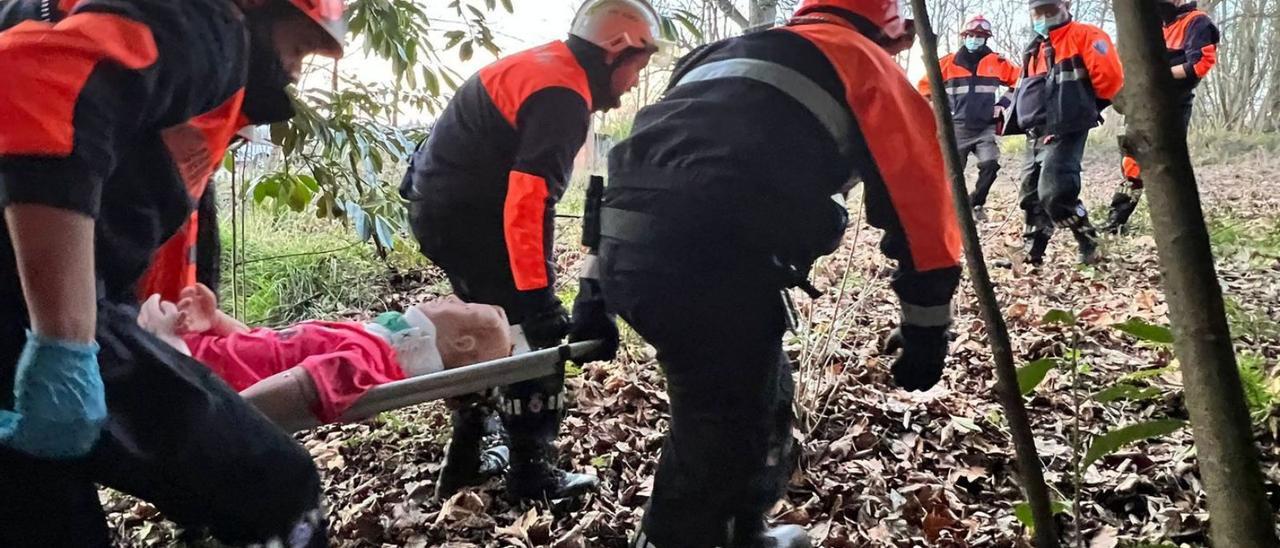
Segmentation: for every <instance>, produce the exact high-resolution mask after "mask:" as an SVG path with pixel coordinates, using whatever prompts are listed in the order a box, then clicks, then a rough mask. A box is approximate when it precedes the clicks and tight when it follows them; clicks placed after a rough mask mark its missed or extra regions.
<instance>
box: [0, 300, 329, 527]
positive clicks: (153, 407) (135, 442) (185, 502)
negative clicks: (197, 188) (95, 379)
mask: <svg viewBox="0 0 1280 548" xmlns="http://www.w3.org/2000/svg"><path fill="white" fill-rule="evenodd" d="M0 302H3V303H6V304H13V302H12V300H11V298H8V299H0ZM18 314H23V315H25V313H24V312H23V311H22V310H21V309H20V308H18V307H17V306H15V307H14V308H10V309H8V310H4V311H3V313H0V316H3V318H0V320H2V321H0V400H3V401H0V404H3V405H4V406H5V407H6V408H10V407H11V406H12V401H10V400H11V399H12V394H13V373H14V369H13V368H14V364H15V363H16V362H17V356H18V353H19V352H20V351H21V348H22V345H23V344H24V342H25V338H26V337H25V335H24V334H23V323H24V322H23V320H22V319H21V318H22V317H24V316H18ZM136 318H137V311H136V309H134V308H132V307H127V306H120V305H110V304H106V303H104V302H100V303H99V314H98V344H99V345H101V347H102V350H101V353H100V354H99V358H98V359H99V364H100V367H101V370H102V377H103V381H104V385H105V387H106V394H107V408H108V411H109V413H110V416H109V418H108V422H107V425H106V428H105V430H104V432H103V434H102V438H101V439H100V440H99V442H98V444H97V445H96V446H95V448H94V449H93V451H92V452H91V453H90V454H89V455H88V456H87V457H85V458H83V459H79V460H76V461H67V462H51V461H43V460H38V459H33V458H30V457H27V456H25V455H23V454H20V453H17V452H14V451H10V450H7V449H0V516H4V518H3V519H0V546H5V547H24V546H31V547H61V546H67V547H77V548H78V547H85V546H108V545H109V543H108V536H107V530H106V527H105V524H104V521H103V514H102V509H101V507H100V506H99V502H98V492H97V485H104V486H107V487H111V488H114V489H117V490H119V491H123V492H125V493H128V494H130V495H134V496H137V497H139V498H141V499H143V500H146V501H148V502H150V503H152V504H154V505H155V506H156V507H157V508H158V509H159V510H160V511H161V512H163V513H164V515H165V516H166V517H168V518H170V519H172V520H173V521H175V522H177V523H178V524H179V525H181V526H183V527H184V528H186V529H188V530H197V531H199V530H201V529H208V531H209V532H210V533H212V534H213V535H214V536H215V537H216V538H217V539H218V540H221V541H223V542H226V543H233V544H236V543H265V542H268V541H270V540H271V539H280V540H282V541H284V542H285V545H286V546H296V545H309V546H325V545H326V543H325V539H324V525H323V516H322V513H321V511H320V501H321V493H320V477H319V475H318V474H317V473H316V469H315V465H314V464H313V463H312V461H311V457H310V455H308V454H307V452H306V450H304V449H303V448H302V446H300V445H299V444H298V443H297V442H296V441H294V440H293V438H292V437H290V436H289V435H288V434H286V433H285V432H283V431H281V430H280V429H278V428H277V427H276V426H275V425H273V424H272V423H271V422H270V421H268V420H267V419H266V417H264V416H262V415H261V414H260V413H258V412H257V411H256V410H255V409H253V408H252V407H251V406H250V405H249V404H247V403H245V402H244V400H243V399H241V398H240V396H239V395H238V394H236V393H235V392H234V391H233V390H231V388H230V387H228V386H227V385H226V384H225V383H223V382H222V381H221V380H220V379H218V378H217V377H215V376H214V375H213V374H212V373H210V371H209V369H208V368H207V367H205V366H204V365H201V364H200V363H198V362H196V361H194V360H192V359H191V358H188V357H187V356H184V355H182V354H180V353H178V352H177V351H175V350H173V349H172V348H171V347H169V346H168V345H166V344H164V343H162V342H160V341H159V340H158V339H156V338H155V337H152V336H151V335H150V334H148V333H146V332H144V331H143V330H142V329H141V328H139V327H138V326H137V323H136ZM307 539H310V540H309V541H308V540H307Z"/></svg>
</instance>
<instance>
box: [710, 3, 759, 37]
mask: <svg viewBox="0 0 1280 548" xmlns="http://www.w3.org/2000/svg"><path fill="white" fill-rule="evenodd" d="M715 3H716V6H717V7H719V8H720V11H721V12H724V16H725V17H728V18H729V20H730V21H733V23H734V24H735V25H738V27H739V28H741V29H743V30H746V29H747V28H749V27H750V26H751V22H750V21H747V16H745V15H743V14H742V12H740V11H738V8H737V7H735V6H734V5H733V0H715Z"/></svg>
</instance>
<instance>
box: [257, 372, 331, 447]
mask: <svg viewBox="0 0 1280 548" xmlns="http://www.w3.org/2000/svg"><path fill="white" fill-rule="evenodd" d="M240 395H241V396H242V397H244V399H245V400H246V401H248V402H249V403H251V404H253V406H254V407H255V408H257V409H258V411H260V412H261V413H262V414H263V415H266V417H267V418H268V419H271V422H274V423H276V424H277V425H279V426H280V427H281V428H283V429H284V430H285V431H286V432H296V431H298V430H302V429H305V428H309V427H311V426H314V425H315V424H316V415H315V412H314V411H312V409H315V408H316V406H317V405H319V400H320V395H319V394H318V393H317V392H316V385H315V382H314V381H312V380H311V375H309V374H307V370H306V369H303V368H302V366H297V367H294V368H292V369H289V370H288V371H285V372H283V373H276V374H275V375H272V376H270V377H267V378H265V379H262V380H261V381H259V382H258V383H257V384H255V385H253V386H250V387H249V388H246V389H245V390H244V391H243V392H240Z"/></svg>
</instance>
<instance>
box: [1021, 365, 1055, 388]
mask: <svg viewBox="0 0 1280 548" xmlns="http://www.w3.org/2000/svg"><path fill="white" fill-rule="evenodd" d="M1058 363H1059V360H1058V358H1042V359H1039V360H1036V361H1033V362H1031V363H1029V364H1027V365H1024V366H1022V367H1019V368H1018V390H1019V391H1021V392H1022V395H1023V396H1025V395H1027V394H1030V393H1031V392H1033V391H1035V389H1036V387H1037V386H1040V383H1041V382H1044V378H1045V376H1046V375H1048V374H1049V370H1050V369H1053V368H1054V367H1057V366H1058Z"/></svg>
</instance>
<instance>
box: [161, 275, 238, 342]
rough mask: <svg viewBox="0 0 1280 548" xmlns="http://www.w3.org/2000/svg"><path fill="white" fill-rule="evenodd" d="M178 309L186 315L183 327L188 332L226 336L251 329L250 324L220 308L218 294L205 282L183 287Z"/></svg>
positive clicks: (179, 296)
mask: <svg viewBox="0 0 1280 548" xmlns="http://www.w3.org/2000/svg"><path fill="white" fill-rule="evenodd" d="M178 310H180V311H182V312H183V313H184V314H185V315H186V317H185V322H184V324H183V329H184V330H185V332H187V333H207V334H210V335H216V336H219V337H225V336H227V335H232V334H235V333H246V332H248V331H249V326H247V325H245V324H243V323H241V322H240V320H237V319H235V318H233V317H231V315H230V314H227V313H226V312H223V311H221V310H219V309H218V297H217V295H214V294H213V291H212V290H210V289H209V288H208V287H206V286H205V285H204V284H196V285H194V286H191V287H188V288H186V289H183V290H182V293H180V294H179V295H178Z"/></svg>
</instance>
